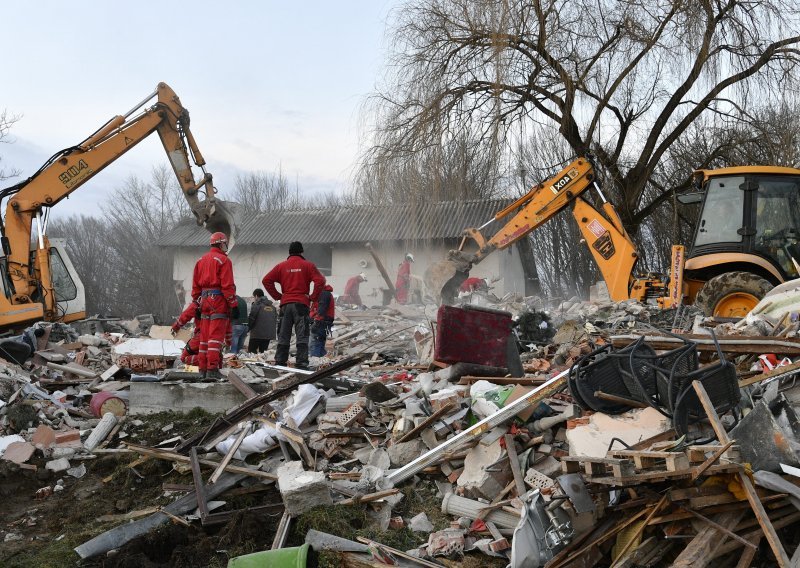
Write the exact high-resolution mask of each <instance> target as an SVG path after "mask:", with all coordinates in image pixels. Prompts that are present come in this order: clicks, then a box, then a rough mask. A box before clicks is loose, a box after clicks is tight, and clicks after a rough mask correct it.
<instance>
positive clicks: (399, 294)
mask: <svg viewBox="0 0 800 568" xmlns="http://www.w3.org/2000/svg"><path fill="white" fill-rule="evenodd" d="M394 288H395V291H396V294H395V297H396V298H397V302H398V303H400V304H407V303H408V291H409V289H410V288H411V261H410V260H408V259H406V260H404V261H403V262H402V264H401V265H400V268H399V270H398V271H397V280H396V281H395V283H394Z"/></svg>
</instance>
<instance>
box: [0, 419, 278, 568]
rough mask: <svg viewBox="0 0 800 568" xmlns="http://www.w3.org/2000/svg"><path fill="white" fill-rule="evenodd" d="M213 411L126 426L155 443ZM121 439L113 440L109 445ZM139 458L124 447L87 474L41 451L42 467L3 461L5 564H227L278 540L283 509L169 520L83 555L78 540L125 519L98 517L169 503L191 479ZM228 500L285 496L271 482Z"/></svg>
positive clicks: (1, 544) (232, 503) (1, 560)
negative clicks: (61, 468)
mask: <svg viewBox="0 0 800 568" xmlns="http://www.w3.org/2000/svg"><path fill="white" fill-rule="evenodd" d="M213 418H214V416H213V415H209V414H206V413H204V412H202V411H193V412H191V413H189V414H184V415H180V414H172V413H162V414H158V415H153V416H151V417H148V418H147V419H146V420H144V421H145V424H144V425H143V426H141V427H138V428H134V427H129V428H127V430H128V432H129V433H136V436H135V437H132V438H130V439H133V440H135V441H136V442H137V443H142V444H155V443H158V442H160V441H162V440H164V439H166V438H169V437H172V436H175V435H177V434H182V435H184V436H187V435H190V434H191V433H193V432H195V431H197V430H199V429H201V428H203V427H204V426H206V425H208V424H209V423H210V421H211V420H213ZM168 424H173V429H171V430H169V431H168V432H166V433H165V432H163V431H162V428H163V427H164V426H166V425H168ZM116 445H117V444H116V443H115V442H112V443H111V444H110V445H109V446H110V447H114V446H116ZM137 457H138V456H137V455H136V454H130V453H119V454H104V455H102V456H100V457H98V458H97V459H93V460H86V461H84V462H83V463H85V464H86V469H87V473H86V475H85V476H84V477H82V478H81V479H74V478H72V477H69V476H67V475H65V474H64V472H61V473H59V474H53V473H51V472H49V471H47V470H45V469H44V464H45V462H46V461H47V460H45V459H44V458H42V457H34V458H33V459H32V460H31V461H30V463H33V464H35V465H37V466H38V467H39V469H38V471H36V472H32V471H30V470H25V469H21V468H19V467H18V466H16V465H15V464H13V463H10V462H6V461H2V460H0V499H2V505H0V510H1V511H2V515H1V516H0V566H3V567H7V568H14V567H20V568H23V567H24V568H29V567H32V566H36V567H42V568H47V567H59V568H60V567H63V566H70V565H73V566H74V565H80V566H98V567H99V566H103V567H133V566H136V567H161V566H165V567H166V566H178V567H180V566H186V567H188V566H193V567H195V566H212V567H213V566H226V565H227V563H228V559H229V558H230V557H232V556H238V555H240V554H246V553H249V552H254V551H257V550H263V549H264V548H268V547H269V545H270V544H271V543H272V539H273V538H274V536H275V529H276V527H277V523H278V520H279V516H277V517H275V516H270V515H267V514H254V513H244V514H239V515H237V516H235V517H233V518H232V519H231V520H230V521H229V522H228V523H227V524H225V525H221V526H217V527H211V528H202V527H200V525H199V524H197V526H195V525H192V526H190V527H188V528H187V527H184V526H181V525H174V524H168V525H163V526H162V527H160V528H159V529H158V530H155V531H151V532H150V533H149V534H147V535H145V536H144V537H141V538H138V539H135V540H133V541H131V542H129V543H128V544H126V545H125V546H123V547H121V548H120V549H119V550H117V551H115V552H113V553H110V554H109V555H108V556H105V557H98V558H95V559H90V560H88V561H83V562H81V561H80V557H79V556H78V555H77V554H76V553H75V552H74V551H73V548H74V547H76V546H78V545H79V544H82V543H84V542H86V541H87V540H89V539H90V538H92V537H94V536H96V535H98V534H100V533H102V532H104V531H107V530H109V529H111V528H113V527H114V526H117V525H118V524H120V523H122V522H126V521H120V520H117V521H116V522H100V521H99V520H98V518H99V517H101V516H103V515H118V514H123V513H128V512H130V511H136V510H141V509H146V508H148V507H154V506H163V505H167V504H169V503H171V502H172V501H174V500H175V499H176V498H177V497H179V496H180V494H173V495H172V496H164V491H163V490H162V484H163V483H176V484H191V483H192V476H191V473H190V472H181V471H177V470H175V469H173V467H172V464H171V463H169V462H165V461H160V460H153V459H150V460H147V461H145V462H143V463H141V464H138V465H135V466H134V468H133V469H131V468H130V467H129V464H131V463H132V462H133V461H134V460H135V459H137ZM73 465H78V462H77V461H74V462H73ZM57 479H63V480H64V490H63V491H60V492H56V493H52V494H51V495H49V496H48V497H46V498H43V499H37V491H38V490H39V489H41V488H44V487H51V488H52V487H53V486H54V485H55V482H56V480H57ZM223 499H224V500H226V501H227V502H228V503H229V506H228V508H229V509H235V508H241V507H247V506H253V505H260V504H265V503H273V502H276V501H279V500H280V496H279V495H278V493H277V491H276V490H275V489H274V488H272V489H270V490H268V491H265V492H259V493H255V494H251V495H244V496H238V497H234V498H229V499H226V498H223ZM8 535H11V536H8ZM5 539H10V540H5ZM4 540H5V541H4Z"/></svg>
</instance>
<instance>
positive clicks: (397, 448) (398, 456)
mask: <svg viewBox="0 0 800 568" xmlns="http://www.w3.org/2000/svg"><path fill="white" fill-rule="evenodd" d="M427 451H428V448H427V447H426V446H425V442H423V441H422V440H420V439H419V438H415V439H414V440H410V441H408V442H400V443H397V444H393V445H392V446H391V447H390V448H389V450H388V454H389V461H390V462H391V464H392V465H393V466H394V467H403V466H404V465H408V464H410V463H411V462H412V461H414V460H415V459H417V458H418V457H419V456H421V455H422V454H423V453H425V452H427Z"/></svg>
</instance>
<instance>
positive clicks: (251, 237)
mask: <svg viewBox="0 0 800 568" xmlns="http://www.w3.org/2000/svg"><path fill="white" fill-rule="evenodd" d="M511 202H512V200H510V199H494V200H482V201H477V200H475V201H445V202H438V203H429V204H417V205H411V204H402V205H397V204H390V205H361V206H354V207H334V208H327V209H299V210H287V211H271V212H267V213H258V214H252V213H250V214H248V213H245V214H244V217H243V219H242V221H241V225H240V227H239V231H238V234H237V235H236V237H235V246H234V247H233V249H232V250H231V252H230V254H229V256H230V258H231V260H232V261H233V268H234V276H235V278H236V287H237V289H238V290H239V291H240V293H242V294H243V295H245V296H249V295H250V293H251V292H252V290H253V289H255V288H260V287H261V279H262V277H263V276H264V274H266V272H267V271H268V270H269V269H270V268H272V267H273V266H274V265H275V264H277V263H278V262H280V261H282V260H284V259H285V258H286V256H287V254H288V253H287V250H288V247H289V243H290V242H292V241H295V240H298V241H300V242H302V243H303V246H304V247H305V254H304V256H305V257H306V258H307V259H309V260H311V261H313V262H314V263H315V264H316V265H317V267H318V268H319V269H320V271H321V272H322V273H323V274H324V275H325V277H326V278H327V279H328V281H329V283H331V285H332V286H333V289H334V293H335V294H341V293H342V291H343V290H344V285H345V283H346V282H347V280H348V278H350V277H351V276H353V275H355V274H358V273H360V272H364V273H365V274H366V276H367V282H365V283H363V284H362V285H361V297H362V298H363V299H364V302H366V303H367V304H368V305H380V304H381V303H383V301H384V293H383V291H382V290H385V289H386V288H387V286H386V283H385V281H384V279H383V278H382V276H381V274H380V271H379V267H378V266H376V262H375V260H374V258H373V257H372V256H371V254H370V252H369V251H368V250H367V248H366V247H365V245H366V243H371V244H372V247H373V249H374V251H375V253H376V254H377V255H378V257H379V259H380V261H381V262H382V263H383V266H384V267H385V269H386V272H387V273H388V275H389V277H390V279H391V280H392V282H393V283H394V279H395V277H396V275H397V268H398V266H399V265H400V263H401V262H402V261H403V258H404V257H405V254H406V253H409V252H410V253H411V254H413V255H414V260H415V262H414V264H413V265H412V278H413V280H414V284H413V285H412V292H415V291H416V292H417V295H416V298H417V299H421V297H422V296H423V295H424V294H425V290H424V284H423V279H422V276H423V274H424V273H425V269H426V268H427V267H428V265H429V264H430V263H433V262H436V261H439V260H442V259H444V258H445V257H446V255H447V251H448V250H451V249H455V248H458V245H459V242H460V236H461V232H462V231H463V230H464V229H465V228H467V227H480V226H482V225H484V224H485V223H486V222H487V221H488V220H491V219H492V217H493V216H494V213H495V212H497V211H499V210H501V209H503V208H504V207H506V206H507V205H509V204H510V203H511ZM495 223H496V222H494V221H492V223H491V224H490V225H488V226H487V227H486V228H485V229H484V231H485V234H487V235H491V234H493V233H494V231H495V230H496V229H497V228H496V227H493V225H494V224H495ZM159 245H160V246H163V247H173V248H174V252H175V257H174V258H175V260H174V266H173V278H174V279H175V280H176V286H177V289H178V294H179V296H180V295H181V294H185V293H186V292H188V291H189V290H190V289H191V282H192V270H193V267H194V264H195V262H197V259H198V258H199V257H200V256H201V255H202V254H203V252H204V251H205V250H206V249H207V247H208V232H207V231H206V230H205V229H203V228H202V227H198V226H197V225H196V224H195V223H194V221H193V220H186V221H185V222H183V223H181V224H179V225H178V226H177V227H175V228H174V229H173V230H172V231H170V232H169V233H167V234H166V235H165V236H164V237H162V238H161V240H160V241H159ZM532 266H533V260H532V257H531V250H530V245H529V243H528V241H527V239H523V240H521V241H520V242H519V243H517V244H516V245H515V246H513V247H510V248H509V249H507V250H505V251H501V252H497V253H495V254H492V255H490V256H489V257H488V258H487V259H486V260H485V261H483V262H482V263H481V264H479V265H477V266H476V267H475V268H474V270H473V271H472V272H471V275H472V276H478V277H481V278H487V279H489V280H494V283H493V284H492V286H493V288H494V291H495V293H496V294H497V295H498V296H503V295H504V294H507V293H509V292H515V293H518V294H522V295H529V294H531V287H532V284H533V278H532V275H531V274H529V273H528V272H527V270H528V269H527V268H526V267H532Z"/></svg>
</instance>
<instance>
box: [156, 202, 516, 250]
mask: <svg viewBox="0 0 800 568" xmlns="http://www.w3.org/2000/svg"><path fill="white" fill-rule="evenodd" d="M510 203H512V200H511V199H486V200H473V201H442V202H438V203H425V204H419V205H412V204H405V205H360V206H355V207H335V208H328V209H300V210H286V211H272V212H269V213H260V214H256V215H254V214H249V215H248V214H245V215H244V219H243V222H242V223H241V226H240V229H239V233H238V235H237V236H236V244H237V245H284V244H287V243H290V242H291V241H300V242H302V243H304V244H305V243H308V244H311V243H350V242H365V241H373V242H379V241H394V240H429V239H446V238H457V237H460V236H461V232H462V231H463V230H464V229H465V228H467V227H479V226H481V225H483V224H484V223H486V222H487V221H489V220H490V219H492V218H493V217H494V215H495V213H497V212H498V211H500V210H501V209H503V208H505V207H507V206H508V205H509V204H510ZM492 225H499V224H498V223H496V222H493V223H492ZM492 225H489V226H488V227H487V228H486V230H487V232H488V234H492V233H494V231H495V230H496V229H497V226H492ZM158 244H159V245H161V246H184V247H194V246H206V245H207V244H208V233H207V232H206V231H205V229H203V228H201V227H198V226H197V225H196V224H195V223H194V220H191V219H190V220H186V221H183V222H181V223H179V224H178V225H177V226H176V227H175V228H174V229H172V230H171V231H169V232H168V233H166V234H165V235H164V236H162V237H161V238H160V239H159V243H158Z"/></svg>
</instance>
